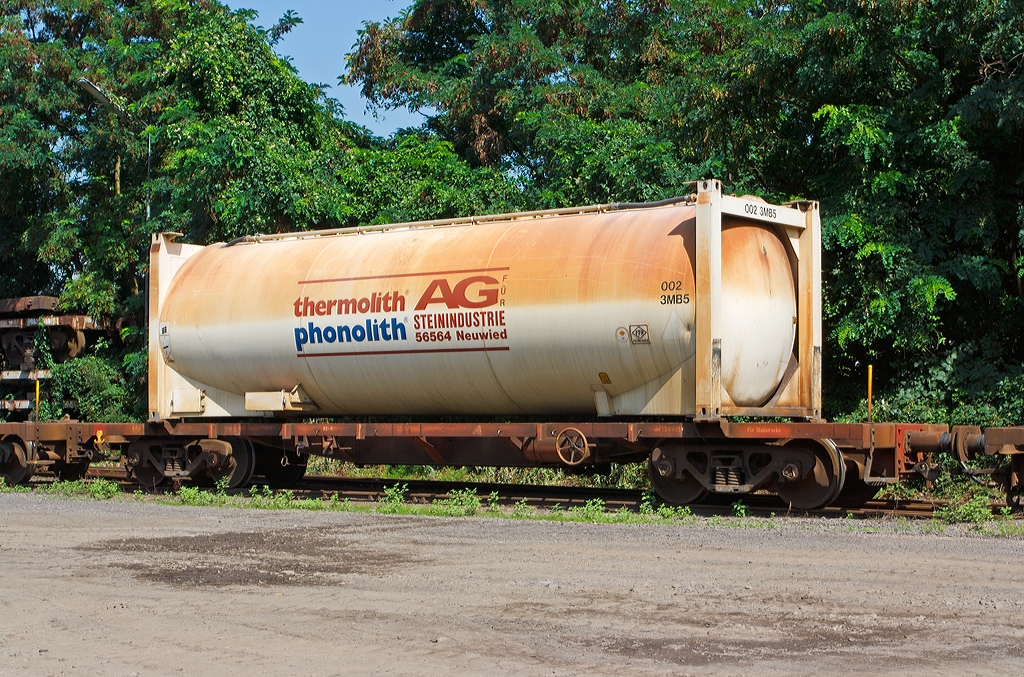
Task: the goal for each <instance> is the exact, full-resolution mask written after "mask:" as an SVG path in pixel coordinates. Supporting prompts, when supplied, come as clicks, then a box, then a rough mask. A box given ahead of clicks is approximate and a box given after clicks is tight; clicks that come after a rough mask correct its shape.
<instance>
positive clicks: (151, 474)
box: [125, 439, 167, 489]
mask: <svg viewBox="0 0 1024 677" xmlns="http://www.w3.org/2000/svg"><path fill="white" fill-rule="evenodd" d="M153 452H157V453H155V454H154V453H153ZM160 458H161V449H160V447H159V446H158V445H155V444H151V443H150V442H149V441H147V440H145V439H141V440H138V441H136V442H132V443H131V444H130V445H129V446H128V453H127V456H126V459H125V469H126V470H127V471H128V475H129V476H130V477H131V478H132V479H134V480H135V481H136V482H138V483H139V484H141V485H142V486H144V487H146V488H147V489H155V488H156V487H158V486H160V485H161V484H163V483H164V482H166V481H167V478H166V477H164V471H163V468H161V467H159V464H160V462H161V461H160Z"/></svg>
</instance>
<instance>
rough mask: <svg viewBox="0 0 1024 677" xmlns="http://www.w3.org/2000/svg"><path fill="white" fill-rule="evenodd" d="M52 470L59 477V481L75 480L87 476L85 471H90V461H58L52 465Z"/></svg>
mask: <svg viewBox="0 0 1024 677" xmlns="http://www.w3.org/2000/svg"><path fill="white" fill-rule="evenodd" d="M50 470H52V471H53V474H54V475H55V476H56V477H57V481H59V482H74V481H75V480H80V479H82V478H83V477H85V473H87V472H88V471H89V461H77V462H74V463H66V462H64V461H58V462H57V463H54V464H53V465H51V466H50Z"/></svg>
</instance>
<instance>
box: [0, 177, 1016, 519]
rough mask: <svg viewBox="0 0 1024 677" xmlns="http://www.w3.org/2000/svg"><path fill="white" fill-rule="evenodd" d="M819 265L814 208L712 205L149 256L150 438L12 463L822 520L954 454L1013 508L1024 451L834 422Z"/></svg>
mask: <svg viewBox="0 0 1024 677" xmlns="http://www.w3.org/2000/svg"><path fill="white" fill-rule="evenodd" d="M820 248H821V235H820V217H819V209H818V204H817V203H816V202H813V201H799V202H793V203H788V204H781V205H774V204H768V203H766V202H765V201H763V200H760V199H758V198H754V197H750V196H744V197H737V196H732V195H726V194H724V193H723V191H722V186H721V184H720V182H718V181H716V180H706V181H700V182H695V183H694V184H693V191H692V193H690V194H688V195H685V196H682V197H679V198H675V199H671V200H664V201H661V202H657V203H641V204H611V205H597V206H588V207H579V208H572V209H559V210H547V211H538V212H525V213H516V214H501V215H490V216H482V217H469V218H462V219H450V220H442V221H429V222H417V223H404V224H392V225H384V226H373V227H359V228H346V229H335V230H325V231H315V232H300V233H289V234H279V235H266V236H251V237H244V238H240V239H238V240H235V241H233V242H228V243H220V244H213V245H208V246H199V245H191V244H186V243H182V242H180V241H179V240H178V236H177V235H176V234H173V233H161V234H157V235H154V237H153V242H152V247H151V265H150V287H149V337H150V341H149V351H150V352H149V420H148V422H146V423H144V424H105V425H100V424H88V423H61V422H58V423H49V424H45V423H38V424H35V425H34V426H29V425H25V426H24V427H23V429H17V428H14V427H10V426H12V425H15V424H8V427H7V428H3V427H2V426H0V431H3V432H2V433H0V434H2V435H3V437H2V440H0V461H2V462H4V463H7V464H8V465H7V466H6V467H9V468H13V469H14V470H17V468H29V467H30V466H31V463H32V462H36V463H39V462H47V461H46V459H50V460H51V461H54V462H55V461H56V460H58V459H59V460H60V462H63V463H67V462H68V461H69V456H70V455H75V454H77V455H79V457H88V455H89V454H95V453H98V452H100V451H102V450H104V449H108V448H110V447H111V446H116V447H117V448H119V449H121V450H122V451H123V455H124V459H125V462H126V465H127V467H128V470H129V471H130V472H131V473H132V475H133V476H134V477H135V478H136V479H138V480H139V481H140V482H143V483H144V484H149V485H156V484H158V483H160V482H162V481H165V480H166V479H168V478H174V477H177V478H189V479H197V478H213V479H222V478H226V479H227V481H228V483H229V485H230V486H242V485H244V484H245V483H247V482H250V481H251V480H252V479H253V477H254V476H261V477H267V476H275V477H277V478H278V479H281V478H285V479H295V478H297V477H299V476H301V472H302V469H303V468H304V460H305V459H306V458H307V457H308V455H310V454H319V455H324V456H329V457H334V458H340V459H344V460H348V461H351V462H354V463H374V464H376V463H402V464H427V465H431V464H432V465H475V466H481V465H494V466H536V465H551V466H564V467H570V468H581V467H586V466H592V465H602V464H607V463H610V462H633V461H641V462H646V463H647V464H648V468H649V472H650V477H651V483H652V486H653V488H654V489H655V490H656V491H657V493H658V494H659V495H660V496H661V497H662V498H663V499H664V500H666V501H669V502H672V503H677V504H685V503H688V502H692V501H695V500H697V499H698V498H700V497H701V496H703V495H704V494H705V493H708V492H712V493H719V494H729V495H742V494H746V493H750V492H753V491H757V490H762V489H766V490H770V491H773V492H775V493H776V494H778V495H779V496H780V497H781V498H782V499H783V500H784V501H785V502H787V503H788V504H789V505H791V506H792V507H793V508H795V509H813V508H818V507H821V506H824V505H828V504H830V503H835V502H839V503H844V504H856V503H858V502H863V501H865V500H867V498H870V496H871V495H872V494H873V493H874V492H876V491H877V490H878V488H879V487H881V486H882V485H884V484H886V483H891V482H898V481H901V480H904V479H908V478H910V477H929V476H931V475H933V474H934V473H935V472H936V466H935V464H934V461H933V457H934V455H935V454H937V453H939V452H941V451H959V453H961V454H962V455H964V456H965V457H967V456H969V455H971V454H977V453H1003V454H1007V455H1008V456H1009V457H1010V458H1011V462H1010V464H1009V468H1008V470H1007V473H1006V477H1007V479H1006V482H1007V487H1008V491H1009V492H1010V494H1011V496H1014V495H1019V487H1020V479H1019V478H1020V474H1021V471H1022V470H1024V469H1022V468H1021V467H1020V465H1019V462H1018V459H1019V458H1021V457H1020V456H1018V455H1017V451H1019V450H1020V449H1021V448H1022V446H1021V444H1020V442H1022V441H1024V434H1021V430H1020V429H1000V430H1001V431H1002V432H1000V433H999V434H1001V435H1003V437H1001V438H999V439H998V440H997V441H998V442H999V443H998V445H997V444H996V441H993V437H992V435H991V434H990V431H986V432H985V433H982V431H979V430H974V429H955V430H950V429H949V428H947V427H945V426H929V425H919V424H834V423H828V422H826V421H823V420H822V419H821V373H822V356H821V288H820ZM737 417H743V421H744V422H737V421H736V420H735V419H736V418H737ZM780 420H784V421H786V422H783V423H779V422H776V421H780ZM750 421H754V422H750ZM759 421H760V422H759ZM57 437H59V438H60V439H56V438H57ZM76 458H77V457H76ZM4 459H6V460H4ZM19 464H21V465H19ZM278 468H280V470H278ZM289 469H290V470H289ZM11 472H13V471H11V470H9V471H8V473H11ZM24 472H25V471H22V475H24ZM12 478H13V479H18V478H19V476H18V475H16V474H15V475H12ZM1015 492H1016V493H1015Z"/></svg>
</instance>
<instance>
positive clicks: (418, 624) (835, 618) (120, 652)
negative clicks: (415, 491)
mask: <svg viewBox="0 0 1024 677" xmlns="http://www.w3.org/2000/svg"><path fill="white" fill-rule="evenodd" d="M779 523H780V526H779V528H776V529H770V530H767V529H754V528H736V527H723V526H708V525H706V524H705V525H703V526H701V525H697V526H669V525H612V524H573V523H549V522H526V521H513V520H498V519H482V518H473V519H445V518H430V517H407V516H378V515H367V514H355V513H311V512H298V511H284V512H273V511H257V510H242V509H216V508H213V509H205V508H184V507H173V506H162V505H156V504H145V503H141V504H140V503H132V502H117V501H107V502H96V501H87V500H60V499H56V498H52V497H39V496H31V495H20V494H7V495H0V600H2V611H0V675H163V674H169V675H177V674H211V673H214V672H216V673H217V674H219V675H264V674H266V675H382V674H388V675H495V674H508V675H623V674H630V675H708V674H725V675H735V674H745V675H797V674H814V675H819V674H851V675H853V674H864V675H868V674H870V675H883V674H899V675H974V674H977V675H982V674H985V675H987V674H993V675H994V674H999V675H1006V674H1017V673H1019V672H1020V669H1021V666H1022V665H1024V541H1022V540H1019V539H1018V540H1014V539H1001V538H992V537H982V536H977V535H972V534H970V533H969V532H968V531H967V530H956V529H953V530H947V531H946V532H945V533H942V534H929V533H923V532H924V531H926V530H925V529H921V528H917V527H914V526H911V527H907V525H905V524H903V525H901V524H899V523H896V524H893V523H866V522H863V521H857V522H852V523H851V522H850V521H844V520H820V519H818V520H812V519H790V520H779ZM868 531H873V532H874V533H868Z"/></svg>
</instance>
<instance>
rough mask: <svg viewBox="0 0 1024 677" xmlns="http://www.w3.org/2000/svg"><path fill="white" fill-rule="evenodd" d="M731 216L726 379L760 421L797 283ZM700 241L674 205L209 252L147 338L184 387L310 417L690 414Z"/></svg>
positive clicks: (776, 375)
mask: <svg viewBox="0 0 1024 677" xmlns="http://www.w3.org/2000/svg"><path fill="white" fill-rule="evenodd" d="M730 219H731V217H725V218H723V222H722V297H723V299H724V304H723V307H722V308H721V316H722V322H721V338H722V353H721V354H722V371H721V373H722V383H723V387H724V389H725V390H726V392H727V393H728V394H729V396H730V397H731V398H732V400H733V402H734V403H735V405H736V406H760V405H762V404H763V403H764V402H765V401H766V400H767V399H768V398H769V397H771V395H772V393H773V392H774V391H775V390H776V389H777V387H778V385H779V383H780V381H781V379H782V377H783V374H784V372H785V369H786V366H787V364H788V363H789V361H790V357H791V355H792V352H793V341H794V332H795V319H794V318H795V315H796V298H795V293H794V281H793V273H792V269H791V266H790V261H789V258H788V255H787V252H786V248H785V246H784V245H783V243H782V242H781V241H780V240H779V239H778V237H777V236H776V235H775V233H774V231H773V230H771V228H770V227H767V226H761V225H757V224H756V223H755V222H752V221H743V220H730ZM694 233H695V207H694V206H693V205H688V204H683V205H678V204H677V205H672V206H661V207H651V208H641V209H627V210H621V211H609V212H599V213H582V214H572V215H554V216H544V217H540V218H510V219H508V220H503V221H491V222H484V223H478V224H474V225H454V226H443V227H437V226H435V227H429V228H427V227H425V228H405V229H396V230H391V231H383V232H372V233H360V234H343V235H330V236H318V237H310V238H305V239H303V238H295V239H281V240H269V241H262V242H257V243H239V244H233V245H211V246H209V247H206V248H204V249H203V250H201V251H199V252H198V253H196V254H194V255H192V256H191V258H189V259H188V260H187V261H186V262H185V263H184V265H183V266H182V267H181V269H180V270H179V271H178V272H177V273H176V274H175V275H174V278H173V280H172V282H171V285H170V287H169V289H168V291H167V294H166V297H165V299H164V301H163V304H162V306H161V310H160V327H161V332H162V336H161V341H162V344H163V347H164V351H165V355H168V356H171V358H172V359H173V368H174V369H175V370H176V371H177V372H178V373H180V374H182V375H184V376H185V377H187V378H189V379H192V380H194V381H195V382H198V383H202V384H208V385H209V386H211V387H213V388H216V389H219V390H222V391H227V392H230V393H236V394H238V395H244V394H245V393H252V392H268V391H280V390H292V389H293V388H294V387H295V386H300V387H301V389H302V391H303V392H304V393H305V395H307V396H308V397H309V398H310V399H312V400H313V401H314V402H315V403H316V406H317V408H318V409H317V411H318V414H326V415H343V414H586V415H594V414H595V413H598V414H624V415H630V414H679V415H686V414H692V413H693V411H692V409H693V406H694V405H693V396H692V392H693V380H694V367H693V365H694V363H695V361H694V355H695V344H694V340H695V338H694V337H695V332H694V310H693V309H694V306H695V297H694V286H695V279H694V268H695V265H694V251H695V249H694ZM666 384H669V385H670V386H671V388H672V389H677V390H680V391H681V392H682V393H683V394H682V395H679V396H676V397H674V398H672V397H669V398H668V399H665V396H664V392H663V391H664V389H665V388H666V387H668V386H666ZM687 389H689V392H690V396H689V398H687V396H686V392H687ZM659 393H661V395H660V397H661V399H659V400H657V401H658V402H661V404H658V405H657V406H654V405H652V402H655V400H656V397H657V396H658V394H659ZM666 402H668V403H669V404H667V405H666V404H665V403H666ZM666 407H667V408H666Z"/></svg>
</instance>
